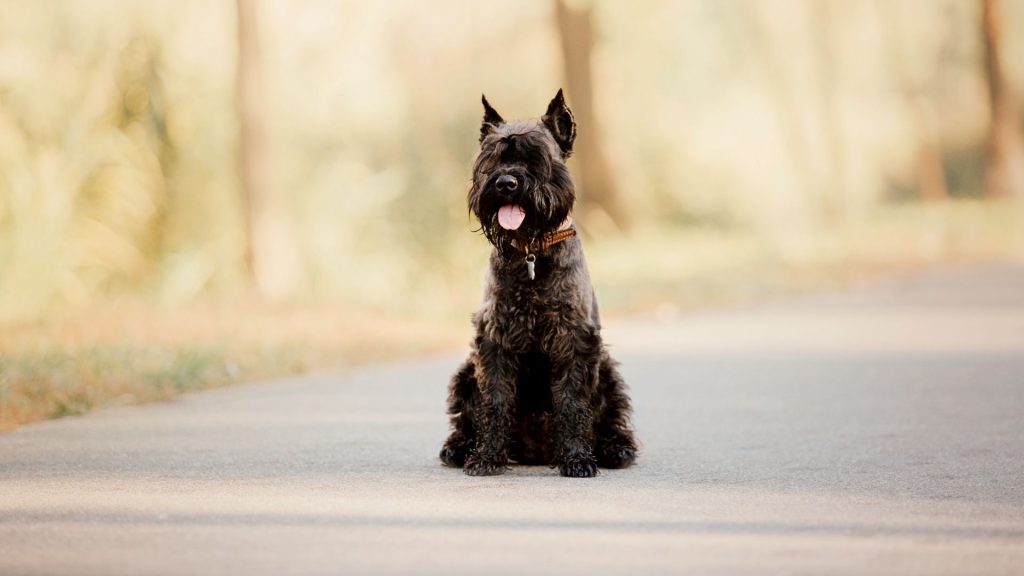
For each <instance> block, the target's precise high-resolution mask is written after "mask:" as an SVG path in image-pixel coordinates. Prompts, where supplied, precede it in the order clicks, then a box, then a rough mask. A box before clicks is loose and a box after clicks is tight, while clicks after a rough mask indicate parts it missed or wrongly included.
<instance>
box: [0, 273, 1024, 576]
mask: <svg viewBox="0 0 1024 576" xmlns="http://www.w3.org/2000/svg"><path fill="white" fill-rule="evenodd" d="M605 332H606V336H607V338H608V340H609V341H611V342H612V343H613V344H614V351H615V353H616V354H617V355H618V356H619V357H620V358H621V360H622V362H623V371H624V373H625V376H626V378H627V380H628V381H629V382H630V383H631V385H632V389H633V394H634V398H635V404H636V423H637V427H638V431H639V435H640V438H641V440H642V441H643V442H644V449H643V452H642V455H641V458H640V460H639V463H638V465H637V466H636V467H634V468H632V469H629V470H625V471H611V472H604V473H603V474H602V475H601V476H600V477H598V478H596V479H592V480H581V479H564V478H560V477H558V476H557V475H556V474H555V473H554V471H553V470H550V469H548V468H543V467H533V468H518V469H514V470H512V471H511V472H510V473H508V474H507V475H505V476H502V477H496V478H469V477H466V476H464V475H462V474H461V473H460V472H458V471H454V470H450V469H445V468H442V467H441V466H439V464H438V462H437V460H436V459H435V453H436V452H437V449H438V447H439V446H440V443H441V441H442V440H443V438H444V435H445V432H446V422H445V419H444V417H443V414H442V411H443V400H444V395H445V381H446V380H447V377H448V374H449V373H450V372H451V371H452V369H453V368H454V367H455V364H456V362H457V360H458V358H457V357H454V356H453V357H446V358H438V359H434V360H427V361H416V362H408V363H403V364H394V365H390V366H383V367H375V368H367V369H362V370H359V371H357V372H353V373H351V374H348V375H345V376H330V375H321V376H311V377H303V378H295V379H290V380H284V381H278V382H271V383H263V384H255V385H248V386H239V387H235V388H230V389H223V390H218V391H213V392H208V393H202V394H195V395H192V396H188V397H186V398H184V399H182V400H179V401H175V402H169V403H163V404H155V405H149V406H144V407H137V408H124V409H117V410H109V411H105V412H102V413H98V414H94V415H91V416H88V417H84V418H69V419H65V420H60V421H55V422H46V423H41V424H38V425H34V426H28V427H25V428H23V429H21V430H18V431H16V432H14V433H10V434H6V435H3V436H0V574H3V575H17V574H61V575H64V574H103V575H112V574H132V575H138V574H244V575H251V574H306V573H322V574H361V573H387V574H418V573H438V574H461V573H470V572H475V573H484V574H488V575H491V574H554V573H558V574H565V573H586V574H605V573H616V574H637V573H663V574H668V573H674V574H678V573H693V574H737V573H759V574H846V573H848V574H900V575H906V574H957V575H964V574H985V575H992V574H1024V267H1022V266H1016V267H1015V266H991V267H987V266H977V267H970V268H961V269H957V270H952V271H945V272H934V273H927V274H924V275H918V276H914V277H911V278H905V279H902V280H897V281H891V282H888V283H886V284H879V285H875V286H873V287H870V288H863V289H858V290H854V291H850V292H847V293H839V294H831V295H827V296H817V297H813V298H806V299H801V300H797V301H788V302H785V303H778V304H774V305H768V306H759V307H751V308H747V309H733V310H729V311H721V312H706V313H701V314H696V315H686V316H684V317H681V318H662V319H651V320H632V321H630V322H625V323H618V324H610V325H609V326H607V327H606V330H605Z"/></svg>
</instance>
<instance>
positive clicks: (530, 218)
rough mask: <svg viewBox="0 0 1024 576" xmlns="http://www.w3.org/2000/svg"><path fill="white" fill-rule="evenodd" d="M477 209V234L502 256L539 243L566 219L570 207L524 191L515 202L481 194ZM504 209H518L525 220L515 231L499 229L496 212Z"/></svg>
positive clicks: (533, 191)
mask: <svg viewBox="0 0 1024 576" xmlns="http://www.w3.org/2000/svg"><path fill="white" fill-rule="evenodd" d="M480 199H481V201H480V203H479V205H478V206H477V209H476V210H474V211H475V212H476V216H477V219H478V220H479V221H480V231H481V232H483V234H484V236H485V237H486V238H487V240H488V241H490V242H491V244H493V245H494V246H495V247H496V248H498V250H500V251H501V252H503V253H509V252H513V251H516V250H523V249H524V248H527V247H530V246H537V245H539V244H540V243H541V241H542V240H543V238H544V236H545V235H546V234H550V233H552V232H555V231H557V230H558V228H559V227H560V226H561V225H562V223H563V222H565V220H566V219H567V218H568V217H569V213H570V211H571V204H565V203H559V202H553V201H551V200H552V199H550V198H544V197H538V191H537V190H532V191H528V192H526V193H524V194H522V195H520V196H518V197H516V198H515V199H509V198H507V197H504V196H502V195H499V194H495V193H491V192H489V191H488V192H484V193H483V194H482V195H481V196H480ZM503 207H506V209H509V208H511V209H517V208H518V209H522V211H523V212H524V213H525V216H524V218H523V220H522V222H521V223H520V224H519V226H518V227H516V228H515V229H509V228H506V227H503V226H502V225H501V221H500V218H499V212H500V211H501V210H502V208H503Z"/></svg>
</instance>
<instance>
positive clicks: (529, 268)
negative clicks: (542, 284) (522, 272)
mask: <svg viewBox="0 0 1024 576" xmlns="http://www.w3.org/2000/svg"><path fill="white" fill-rule="evenodd" d="M536 262H537V257H536V256H534V255H533V254H527V255H526V275H527V276H529V277H530V280H533V279H534V278H536V275H535V274H534V271H533V265H534V264H535V263H536Z"/></svg>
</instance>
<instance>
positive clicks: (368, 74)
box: [0, 0, 1024, 320]
mask: <svg viewBox="0 0 1024 576" xmlns="http://www.w3.org/2000/svg"><path fill="white" fill-rule="evenodd" d="M259 7H260V9H261V10H262V13H261V20H260V24H261V32H262V35H263V38H262V39H263V46H262V54H263V57H264V59H265V68H266V91H267V94H266V96H267V102H268V103H269V110H268V111H267V121H268V124H269V134H270V139H269V140H270V146H271V150H272V154H271V156H272V158H273V168H274V170H275V172H276V174H277V176H278V177H277V178H276V181H277V182H279V183H280V188H281V189H280V190H279V192H280V193H282V194H284V195H286V197H287V199H288V208H289V213H288V214H287V215H286V217H287V218H289V219H291V221H293V222H294V223H295V226H294V228H295V230H296V234H297V238H296V240H297V244H298V246H299V248H300V254H299V255H298V258H300V259H301V264H302V269H303V270H304V271H305V275H306V280H307V281H306V283H305V286H307V290H306V292H305V293H304V294H302V295H301V297H302V298H303V299H307V300H310V299H311V300H316V301H322V300H324V299H327V300H334V301H341V302H347V303H349V304H351V305H355V306H362V307H366V308H367V309H371V310H372V309H379V310H388V311H391V312H394V313H396V314H402V315H407V316H419V317H435V318H436V317H441V316H450V315H452V314H453V313H454V314H459V315H462V314H464V313H465V312H466V311H467V310H469V309H471V308H472V306H473V302H474V300H475V297H476V294H477V292H478V290H479V283H480V277H481V268H482V264H483V262H484V259H485V257H486V253H487V246H486V245H485V243H484V241H483V240H482V239H481V238H480V237H478V236H476V235H474V234H472V233H471V230H472V229H473V223H472V222H470V220H469V218H468V215H467V211H466V208H465V200H464V196H465V191H466V187H467V182H468V169H469V165H470V162H471V159H472V156H473V153H474V149H475V145H476V136H475V135H476V133H477V125H478V122H479V117H480V110H479V109H478V106H479V94H480V92H486V93H487V94H488V95H489V97H490V99H491V101H492V102H493V103H494V104H495V105H496V106H497V107H498V109H499V110H500V111H501V112H502V113H503V114H505V115H506V116H507V117H513V116H535V115H539V114H540V113H541V112H542V106H543V105H544V104H545V103H546V102H547V100H548V99H549V98H550V96H551V94H553V93H554V91H555V89H556V88H557V87H558V86H559V85H561V84H562V80H561V78H562V68H561V67H562V63H561V55H560V52H559V44H558V38H557V34H558V30H557V28H556V26H555V23H554V16H553V4H552V3H551V2H548V1H539V0H538V1H530V2H514V1H511V0H509V1H503V2H493V3H479V2H470V1H467V0H441V1H436V2H429V3H427V2H414V1H412V0H390V1H387V2H373V3H371V2H354V1H333V0H332V1H327V0H288V1H286V0H266V1H264V2H262V3H260V4H259ZM592 9H593V12H594V18H595V30H596V38H595V45H594V47H593V50H594V53H593V63H594V71H595V78H594V84H595V94H594V98H595V105H596V107H597V110H598V113H599V114H600V116H601V118H602V121H603V132H604V134H603V136H604V138H605V143H606V146H607V149H608V152H609V156H610V158H611V161H612V165H613V168H614V171H615V174H616V178H617V179H618V180H619V181H620V186H619V188H620V189H621V190H622V191H623V194H624V195H625V198H624V200H625V203H626V205H627V208H628V210H629V211H630V212H631V216H632V219H633V220H634V221H635V222H636V223H637V225H636V227H635V229H636V230H637V232H631V233H630V234H629V235H628V236H625V237H623V236H621V235H620V234H619V233H617V232H615V230H614V229H613V228H611V227H609V226H608V225H607V223H605V222H603V221H602V220H601V219H600V215H599V214H598V215H593V216H590V215H583V217H582V218H581V226H582V228H583V229H584V232H585V238H586V241H587V242H588V243H590V244H592V246H590V249H591V253H592V259H593V260H594V261H595V262H602V261H611V260H613V257H615V258H617V257H618V256H616V255H618V254H620V253H621V252H623V251H627V252H629V251H636V252H639V251H650V257H645V258H641V259H639V260H638V261H640V262H649V264H650V266H651V267H652V269H655V270H663V269H664V268H665V265H664V262H666V261H670V260H672V257H671V255H672V254H684V255H685V254H687V252H688V251H691V250H692V251H694V252H700V251H702V250H706V246H707V244H706V242H704V241H703V240H701V241H698V240H694V239H695V238H720V239H723V240H722V242H720V243H719V245H721V246H723V247H724V248H722V253H721V254H719V255H718V256H711V257H710V258H711V259H714V258H716V257H717V258H720V259H727V258H729V257H730V256H729V255H730V254H732V252H730V250H731V249H730V248H728V247H729V246H733V245H735V244H736V242H740V243H743V242H749V243H750V244H751V245H755V246H757V247H758V250H759V252H758V256H757V257H758V258H759V259H760V261H761V262H764V263H771V262H779V261H789V258H790V256H791V255H792V254H793V253H794V251H795V252H800V251H803V252H806V253H814V252H816V251H819V250H820V249H821V247H820V246H818V245H817V244H816V243H817V242H818V239H819V238H821V236H822V234H823V233H825V232H835V231H836V230H840V231H849V230H857V231H858V232H855V233H847V232H841V234H846V237H847V238H870V237H871V234H870V233H869V232H866V231H869V230H870V229H871V228H870V226H872V225H874V223H876V222H878V221H880V220H885V217H881V216H879V215H878V213H879V212H880V211H886V210H891V209H892V208H893V206H898V205H899V204H900V203H901V202H902V203H906V202H910V203H916V202H918V201H919V198H920V193H919V190H918V189H917V186H918V185H917V181H916V180H915V168H914V162H915V160H914V156H915V153H916V147H917V145H918V141H919V134H918V129H917V127H916V126H915V120H914V114H913V113H912V112H911V110H910V107H911V106H910V105H909V104H908V97H907V91H908V90H909V91H911V92H913V94H914V97H915V98H918V99H924V101H926V102H927V103H928V105H929V107H930V109H931V110H933V112H934V117H935V118H936V119H937V130H938V138H939V141H940V142H941V144H942V148H943V158H944V160H945V164H944V170H945V173H946V176H947V180H948V187H949V195H950V196H953V197H957V198H965V197H966V198H972V197H978V196H979V195H980V190H981V189H982V177H983V166H982V164H983V163H982V162H980V161H979V158H983V156H984V137H985V133H986V123H987V118H988V116H987V114H988V112H987V104H986V97H985V92H984V87H985V83H984V77H983V73H984V70H983V67H982V62H981V60H982V56H981V52H980V51H981V49H982V44H981V41H980V38H979V24H978V21H979V18H980V16H979V12H980V8H979V5H978V3H977V2H973V1H968V0H898V1H894V2H883V1H880V0H879V1H874V0H857V1H852V2H847V1H829V0H822V2H815V1H810V0H803V1H801V0H780V1H773V2H758V1H754V0H750V1H741V0H735V1H718V0H678V1H673V2H659V3H624V2H602V3H593V5H592ZM0 11H2V13H3V14H4V16H5V17H4V18H2V19H0V279H2V280H0V318H4V319H8V320H10V319H15V320H17V319H21V320H25V319H31V318H36V317H38V316H39V315H40V314H44V313H46V312H47V311H52V310H61V309H67V308H72V309H74V308H77V307H82V306H91V305H93V304H94V303H96V302H98V301H106V300H111V299H118V298H121V297H125V296H130V297H133V298H135V297H141V298H143V299H145V300H148V301H153V302H156V303H159V304H161V305H176V304H180V303H183V302H194V301H196V300H197V299H200V300H201V299H203V298H217V297H224V296H225V295H228V296H230V295H231V294H238V293H244V292H246V290H247V289H248V286H247V280H246V278H247V276H246V271H245V264H244V254H245V246H244V242H245V239H244V221H243V215H242V210H241V204H240V197H239V191H238V187H239V186H238V176H237V160H236V136H237V120H236V114H235V110H234V100H233V98H234V92H233V91H234V84H233V82H234V76H235V69H234V66H235V42H234V5H233V3H231V2H212V3H211V2H201V1H198V0H176V1H173V2H172V1H170V0H147V1H146V2H142V1H130V0H89V1H88V2H66V1H62V0H37V1H34V2H22V1H17V0H0ZM1004 12H1005V27H1006V31H1005V38H1006V42H1007V46H1006V49H1007V51H1008V53H1009V54H1010V55H1011V56H1013V57H1010V58H1006V62H1007V65H1008V66H1010V69H1009V70H1008V71H1007V72H1008V75H1009V77H1010V79H1011V81H1012V83H1014V84H1015V85H1016V86H1018V87H1019V86H1022V84H1024V82H1022V81H1024V33H1022V32H1024V0H1013V1H1009V0H1008V1H1006V2H1005V4H1004ZM886 34H890V35H893V37H894V38H896V42H895V43H894V42H892V41H891V38H890V41H886V40H885V35H886ZM893 46H897V48H898V50H899V51H900V54H901V58H900V60H901V61H902V62H903V64H902V65H900V66H897V65H895V64H894V59H893V57H892V54H893V52H892V50H893ZM587 128H588V127H587V126H581V127H580V130H587ZM582 193H583V194H586V190H583V191H582ZM999 206H1000V208H998V210H1003V209H1004V208H1005V209H1006V210H1015V208H1013V207H1012V205H1011V204H1000V205H999ZM968 211H970V209H969V210H968ZM978 226H979V228H978V229H977V230H971V231H967V232H965V233H966V234H968V235H970V234H972V233H974V232H977V233H978V234H979V235H984V234H986V233H987V232H986V230H985V222H984V221H982V222H979V223H978ZM908 230H919V228H913V227H911V228H908ZM922 233H924V234H926V235H928V234H931V232H922ZM936 233H939V234H942V233H944V232H942V230H941V229H940V230H939V231H938V232H936ZM655 237H657V238H662V239H664V238H671V239H672V240H662V241H660V243H655V244H651V243H649V242H650V239H651V238H655ZM1004 237H1005V238H1006V239H1007V241H1008V242H1012V243H1015V244H1013V245H1011V246H1006V247H1004V248H1005V250H1006V251H1008V252H1012V251H1013V249H1019V248H1020V246H1019V237H1013V236H1010V235H1004V236H1000V238H1004ZM736 239H739V240H736ZM943 242H944V241H942V240H940V241H938V245H940V246H942V245H945V244H943ZM909 244H911V245H916V244H915V242H910V243H909ZM665 246H671V247H672V248H671V250H672V252H669V251H668V249H667V248H664V247H665ZM902 248H903V247H902V246H893V247H889V249H891V250H900V249H902ZM882 252H884V250H883V251H882ZM943 254H944V253H942V252H940V253H938V254H937V255H935V256H934V257H935V258H940V257H942V256H943ZM616 270H617V268H616V267H615V266H609V267H608V268H606V269H604V270H602V273H603V274H604V273H606V274H608V276H605V277H599V278H598V282H599V284H600V283H604V284H606V285H608V286H615V287H616V288H614V290H615V291H617V292H620V291H621V292H622V293H630V292H634V293H638V294H643V293H647V292H648V291H649V290H648V289H649V288H650V286H651V285H649V284H648V285H644V284H643V283H644V282H646V281H647V280H648V279H650V277H651V274H645V273H643V271H637V270H632V271H630V272H628V273H625V272H623V275H622V276H616V275H615V274H617V272H616ZM661 282H665V280H661ZM654 285H655V286H657V285H658V284H657V283H655V284H654Z"/></svg>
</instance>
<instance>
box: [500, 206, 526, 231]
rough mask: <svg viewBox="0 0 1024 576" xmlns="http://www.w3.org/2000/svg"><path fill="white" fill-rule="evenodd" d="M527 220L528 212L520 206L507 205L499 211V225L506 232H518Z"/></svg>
mask: <svg viewBox="0 0 1024 576" xmlns="http://www.w3.org/2000/svg"><path fill="white" fill-rule="evenodd" d="M525 218H526V212H524V211H523V208H522V206H519V205H518V204H506V205H504V206H502V207H501V208H499V209H498V224H501V227H502V228H504V229H505V230H516V229H517V228H519V227H520V226H522V224H523V220H524V219H525Z"/></svg>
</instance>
